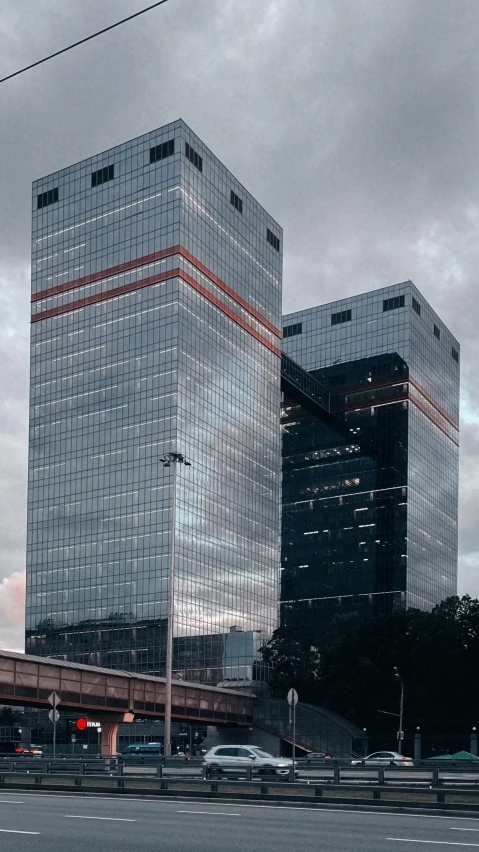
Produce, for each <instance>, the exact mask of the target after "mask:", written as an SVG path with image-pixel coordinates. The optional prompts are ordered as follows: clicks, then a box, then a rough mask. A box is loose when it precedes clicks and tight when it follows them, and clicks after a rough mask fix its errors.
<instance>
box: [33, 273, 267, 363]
mask: <svg viewBox="0 0 479 852" xmlns="http://www.w3.org/2000/svg"><path fill="white" fill-rule="evenodd" d="M171 278H181V279H182V280H183V281H185V282H186V283H187V284H189V285H190V286H191V287H193V289H194V290H196V291H197V292H198V293H200V294H201V295H202V296H204V298H205V299H208V301H209V302H211V303H212V304H213V305H215V307H217V308H219V310H220V311H222V312H223V313H224V314H226V316H227V317H229V318H230V319H232V320H233V321H234V322H235V323H237V325H239V326H241V328H243V329H244V330H245V331H247V332H249V334H251V335H252V337H254V338H256V340H259V342H260V343H262V344H263V345H264V346H266V347H267V349H269V350H270V352H274V354H275V355H278V356H279V357H281V349H278V347H277V346H275V345H274V344H273V343H271V342H270V341H269V340H267V339H266V338H265V337H263V336H262V335H261V334H260V333H259V332H258V331H256V330H255V329H254V328H251V326H249V325H248V323H247V322H245V320H244V319H243V318H242V317H240V316H238V314H235V312H234V311H232V310H231V308H228V307H227V306H226V305H224V304H223V303H222V302H221V301H220V300H219V299H217V298H216V296H214V295H213V294H212V293H210V292H209V291H208V290H207V289H206V288H205V287H203V286H202V284H199V283H198V282H197V281H195V279H194V278H191V277H190V276H189V275H187V274H186V272H183V270H182V269H179V268H177V269H172V270H171V271H169V272H159V273H158V274H157V275H151V276H150V277H149V278H142V279H141V280H140V281H134V282H132V283H131V284H122V285H121V286H120V287H115V288H113V289H112V290H107V291H106V292H104V293H94V294H93V295H92V296H84V297H83V299H77V301H76V302H70V303H69V304H67V305H58V306H57V307H56V308H50V309H49V310H47V311H42V312H41V313H39V314H34V315H33V316H32V322H39V321H40V320H43V319H47V318H48V317H53V316H58V315H60V314H67V313H70V311H76V310H78V309H79V308H84V307H85V306H86V305H93V304H96V303H99V302H106V301H108V299H114V298H116V297H117V296H121V295H122V294H123V293H133V292H134V291H135V290H139V289H140V288H142V287H150V286H151V285H152V284H157V283H158V282H160V281H167V280H168V279H171Z"/></svg>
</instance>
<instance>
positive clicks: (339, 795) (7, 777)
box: [0, 768, 479, 813]
mask: <svg viewBox="0 0 479 852" xmlns="http://www.w3.org/2000/svg"><path fill="white" fill-rule="evenodd" d="M38 787H44V788H48V789H49V790H61V791H62V792H64V791H65V790H68V789H71V790H72V791H73V790H75V791H76V792H78V789H79V788H81V789H82V790H83V792H85V793H87V792H92V791H93V792H97V793H98V792H108V793H118V794H125V793H129V792H131V793H132V794H136V795H159V796H161V795H168V796H172V795H173V796H174V795H179V796H185V795H187V796H188V797H198V798H203V799H204V798H214V799H219V798H224V799H245V800H255V799H256V800H258V799H260V800H263V801H268V800H269V801H282V802H290V803H300V802H307V803H309V804H310V805H314V804H325V805H330V804H332V803H334V804H335V805H336V806H337V805H354V806H359V807H371V806H378V805H381V804H382V805H383V806H387V807H389V808H402V809H403V808H404V807H408V808H415V809H442V810H444V809H446V810H455V811H467V812H471V811H474V812H475V813H479V790H458V789H457V788H456V789H452V790H451V789H450V788H449V789H445V788H444V787H439V788H433V787H429V788H428V789H427V790H424V789H419V790H418V788H417V787H416V788H410V787H394V786H392V785H389V784H385V785H375V786H373V787H365V786H364V787H358V786H357V785H351V784H341V785H335V784H319V783H312V784H306V783H304V782H295V783H294V784H290V783H288V782H284V781H283V782H282V781H281V780H279V779H276V780H271V781H264V780H260V781H254V780H253V781H252V780H243V781H240V780H238V781H211V780H207V779H196V778H189V779H188V778H176V779H173V778H168V779H166V778H151V777H150V778H145V777H142V778H138V777H134V776H133V777H132V776H126V777H124V776H121V775H116V776H113V777H112V776H110V775H105V776H103V777H102V778H99V777H96V778H94V777H92V776H88V775H85V774H61V773H60V774H58V773H55V774H46V773H31V774H25V773H21V775H19V774H17V773H14V772H9V771H6V770H5V769H4V768H1V769H0V789H2V788H3V789H12V788H17V789H26V788H30V789H32V788H35V789H38ZM358 794H359V795H358ZM405 796H406V797H405Z"/></svg>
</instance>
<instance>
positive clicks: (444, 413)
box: [409, 376, 459, 430]
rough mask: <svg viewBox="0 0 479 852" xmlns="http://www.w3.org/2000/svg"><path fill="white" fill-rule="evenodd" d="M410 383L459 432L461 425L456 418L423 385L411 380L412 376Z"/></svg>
mask: <svg viewBox="0 0 479 852" xmlns="http://www.w3.org/2000/svg"><path fill="white" fill-rule="evenodd" d="M409 381H410V382H411V384H412V385H413V386H414V387H415V388H416V390H418V391H419V393H421V394H422V395H423V397H424V398H425V399H427V401H428V402H429V403H430V404H431V405H433V406H434V408H436V409H437V411H438V412H439V414H442V416H443V417H444V418H445V419H446V420H447V421H448V422H449V423H450V424H451V426H454V429H458V430H459V423H458V421H457V420H456V419H455V417H452V415H451V414H448V412H447V411H446V410H445V409H444V408H443V407H442V405H439V403H438V402H436V400H435V399H434V397H433V396H431V394H430V393H429V392H428V391H427V390H426V389H425V388H423V387H422V385H420V384H419V382H417V381H416V379H412V378H411V376H410V377H409Z"/></svg>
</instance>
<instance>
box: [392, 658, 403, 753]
mask: <svg viewBox="0 0 479 852" xmlns="http://www.w3.org/2000/svg"><path fill="white" fill-rule="evenodd" d="M394 677H396V678H397V679H398V681H399V683H400V684H401V698H400V702H399V731H398V753H399V754H402V740H403V736H404V734H403V729H402V722H403V714H404V682H403V679H402V677H401V675H400V674H399V672H398V670H397V668H396V666H394Z"/></svg>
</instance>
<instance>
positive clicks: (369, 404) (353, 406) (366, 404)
mask: <svg viewBox="0 0 479 852" xmlns="http://www.w3.org/2000/svg"><path fill="white" fill-rule="evenodd" d="M401 384H402V383H401ZM404 400H409V401H410V402H412V403H413V405H415V406H416V408H419V409H420V411H422V413H423V414H424V415H425V416H426V417H427V418H428V420H430V421H431V423H434V425H435V426H437V428H438V429H440V430H441V432H443V433H444V435H446V436H447V437H448V438H449V439H450V440H451V441H452V442H453V444H455V445H456V447H458V446H459V441H457V440H456V438H455V437H454V436H453V435H451V434H450V433H449V432H448V430H447V427H446V426H445V425H444V423H441V421H440V420H439V417H437V416H435V414H434V412H432V411H430V410H429V409H428V408H427V407H426V406H425V405H424V404H423V403H422V402H421V401H420V400H418V399H416V398H415V397H414V396H411V394H410V393H409V392H406V391H404V392H403V393H398V394H396V396H393V397H391V398H390V399H386V398H385V399H379V400H375V401H371V400H368V401H362V402H357V403H352V402H351V403H348V404H347V405H342V406H335V407H334V408H332V409H331V413H333V414H336V413H338V412H339V411H345V412H346V411H356V410H358V409H363V408H380V407H381V406H383V405H390V404H391V403H396V402H403V401H404ZM444 419H445V420H446V418H444ZM447 422H448V423H449V421H447Z"/></svg>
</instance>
